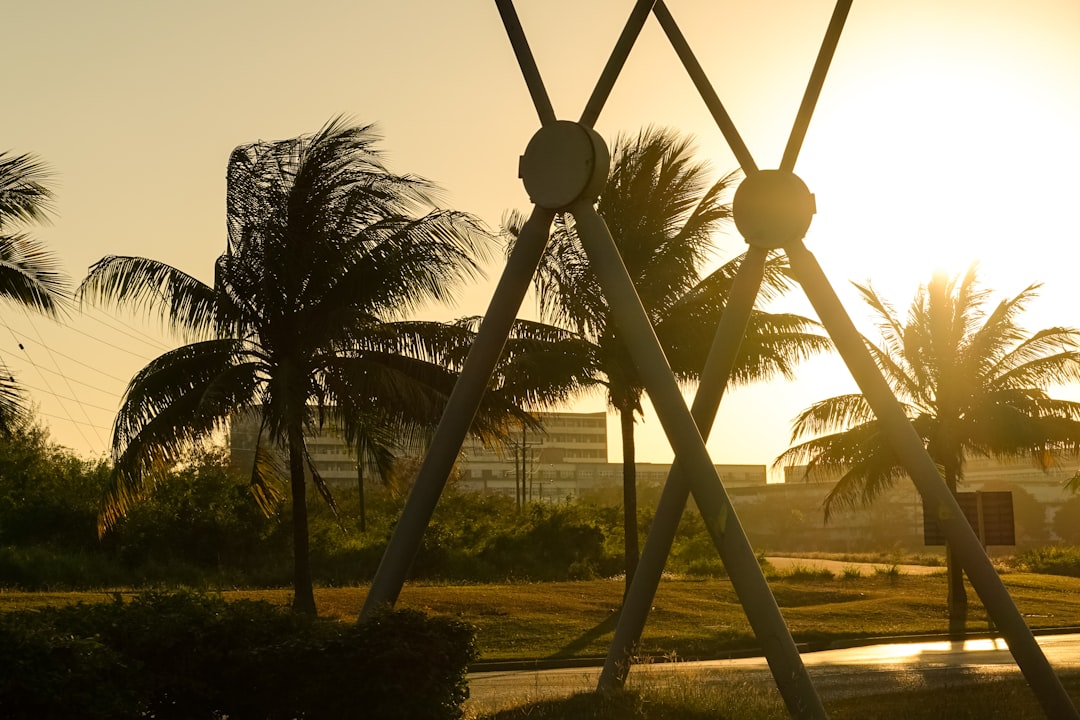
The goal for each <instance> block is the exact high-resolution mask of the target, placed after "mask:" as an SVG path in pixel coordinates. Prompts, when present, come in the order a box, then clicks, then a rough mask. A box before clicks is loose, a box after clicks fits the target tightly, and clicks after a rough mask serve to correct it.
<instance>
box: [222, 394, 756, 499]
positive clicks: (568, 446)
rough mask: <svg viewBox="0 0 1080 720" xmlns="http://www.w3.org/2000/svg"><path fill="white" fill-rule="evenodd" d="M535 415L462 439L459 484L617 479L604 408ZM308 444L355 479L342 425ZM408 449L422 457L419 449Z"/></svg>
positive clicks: (579, 487)
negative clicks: (525, 422) (507, 429)
mask: <svg viewBox="0 0 1080 720" xmlns="http://www.w3.org/2000/svg"><path fill="white" fill-rule="evenodd" d="M535 417H536V419H537V420H538V421H539V422H540V424H541V425H542V426H543V430H542V431H536V430H533V429H531V428H527V427H524V426H521V427H519V429H518V430H517V431H516V432H514V433H511V439H510V440H509V441H507V442H504V443H500V444H499V445H496V446H492V447H487V446H484V445H483V444H482V443H481V442H480V441H479V440H477V439H475V438H467V439H466V441H465V444H464V446H463V447H462V449H461V454H460V455H459V456H458V461H457V469H458V471H459V475H458V477H459V479H458V481H457V487H458V488H459V489H461V490H465V491H474V492H488V493H499V494H505V495H510V496H514V497H518V498H520V499H523V500H525V501H536V502H562V501H566V500H571V499H574V498H576V497H578V496H579V495H581V494H582V493H583V492H589V491H593V490H598V489H602V488H605V487H618V486H620V485H621V483H622V465H621V464H620V463H610V462H608V438H607V413H605V412H594V413H572V412H537V413H535ZM258 429H259V425H258V421H257V419H256V418H255V417H254V416H251V415H247V416H242V417H239V418H234V419H233V420H232V421H231V422H230V424H229V453H230V458H231V460H232V462H233V463H234V464H236V465H238V466H241V467H250V465H251V462H252V459H253V457H254V448H255V439H256V437H257V435H258ZM307 443H308V452H309V453H310V455H311V458H312V460H313V462H314V464H315V467H316V468H317V469H318V470H319V474H320V475H321V476H322V477H323V479H325V480H326V481H327V482H328V483H331V484H339V485H344V484H346V483H348V484H354V483H355V482H356V480H357V468H356V456H355V454H354V453H352V451H350V450H349V449H348V448H347V447H346V446H345V443H344V441H343V440H342V437H341V433H340V431H338V430H337V429H336V428H334V427H332V426H327V427H325V428H324V429H323V430H322V431H321V432H319V433H315V434H313V435H310V436H308V438H307ZM410 454H412V455H415V456H417V457H419V456H422V455H423V449H422V448H416V449H415V450H413V451H412V452H411V453H410ZM716 467H717V472H718V473H719V474H720V476H721V478H722V479H723V480H724V483H725V485H727V486H729V487H731V486H735V487H756V486H764V485H765V483H766V477H767V475H766V468H765V466H764V465H717V466H716ZM636 469H637V478H638V483H639V485H640V486H642V487H647V486H649V485H660V484H662V483H663V482H664V481H665V480H666V479H667V475H668V472H670V470H671V465H670V464H654V463H638V464H637V466H636Z"/></svg>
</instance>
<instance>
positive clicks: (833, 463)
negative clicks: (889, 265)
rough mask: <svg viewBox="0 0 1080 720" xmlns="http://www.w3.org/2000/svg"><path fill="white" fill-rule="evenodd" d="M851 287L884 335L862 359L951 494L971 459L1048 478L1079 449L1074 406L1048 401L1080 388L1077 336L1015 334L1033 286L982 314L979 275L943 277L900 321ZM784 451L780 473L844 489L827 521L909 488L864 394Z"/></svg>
mask: <svg viewBox="0 0 1080 720" xmlns="http://www.w3.org/2000/svg"><path fill="white" fill-rule="evenodd" d="M856 287H857V288H858V290H859V292H860V293H861V295H862V298H863V299H864V300H865V301H866V303H867V304H868V305H869V306H870V308H871V309H872V310H873V313H874V315H875V316H876V318H877V322H878V328H879V330H880V332H881V344H880V345H874V344H873V343H871V342H869V341H867V342H866V344H867V347H869V348H870V352H871V354H872V355H873V357H874V359H875V361H876V362H877V365H878V367H879V368H881V371H882V373H883V375H884V376H885V378H886V379H887V380H888V382H889V384H890V385H891V386H892V389H893V391H894V393H895V394H896V397H897V399H898V400H899V401H900V402H901V404H902V405H903V406H904V408H905V410H906V412H907V415H908V417H909V418H911V422H912V425H913V426H914V427H915V430H916V431H917V432H918V433H919V435H920V436H921V437H922V439H923V442H924V443H925V444H926V449H927V452H928V453H929V454H930V457H931V458H932V459H933V460H934V462H935V463H937V465H938V467H939V468H940V470H941V473H942V476H943V478H944V480H945V483H946V485H948V487H949V489H950V490H951V491H952V492H953V493H955V492H956V488H957V486H958V485H959V483H961V482H962V480H963V477H964V460H965V458H966V457H968V456H969V455H970V454H972V453H974V454H976V455H980V456H986V457H994V458H1016V457H1023V456H1025V455H1026V456H1029V457H1030V458H1031V459H1032V461H1033V462H1034V463H1035V464H1036V465H1037V466H1039V467H1041V468H1042V469H1044V470H1046V469H1048V467H1049V463H1051V462H1052V459H1053V457H1054V453H1055V451H1066V452H1075V451H1076V450H1077V449H1078V448H1080V403H1076V402H1070V401H1067V400H1055V399H1053V398H1051V397H1050V396H1049V395H1048V394H1047V389H1048V388H1050V387H1052V386H1054V385H1057V384H1060V383H1065V382H1075V381H1076V380H1080V332H1078V331H1077V330H1075V329H1073V328H1068V327H1051V328H1046V329H1044V330H1040V331H1038V332H1035V333H1032V334H1028V333H1027V332H1025V331H1024V330H1023V329H1022V328H1021V327H1020V325H1019V324H1018V316H1019V315H1020V313H1021V312H1022V311H1023V310H1024V309H1025V308H1026V307H1027V305H1028V303H1029V302H1030V301H1031V300H1032V299H1033V298H1034V297H1035V296H1036V294H1037V290H1038V288H1039V285H1031V286H1029V287H1027V288H1025V289H1024V290H1023V291H1022V292H1020V293H1019V294H1018V295H1016V296H1015V297H1012V298H1008V299H1005V300H1002V301H1001V302H999V303H998V304H997V305H996V306H994V307H992V308H988V303H989V301H990V297H989V295H990V293H989V292H988V291H987V290H985V289H983V288H981V287H980V286H979V285H978V282H977V278H976V266H975V265H972V266H971V267H970V268H969V269H968V270H967V271H966V272H965V273H964V274H963V275H962V276H955V277H948V276H946V275H944V274H940V273H939V274H937V275H935V276H934V277H933V279H932V280H931V281H930V283H929V284H927V285H923V286H921V287H920V288H919V290H918V292H917V293H916V295H915V299H914V301H913V302H912V304H911V308H910V310H909V311H908V314H907V318H906V321H904V320H902V319H901V318H900V317H899V316H898V315H897V313H896V311H895V310H894V309H893V308H892V307H891V306H890V305H889V304H888V303H887V302H886V301H885V300H883V299H882V298H881V297H880V296H879V295H878V294H877V293H876V292H875V291H874V290H873V289H872V288H871V287H870V285H856ZM806 438H810V439H806ZM800 440H803V442H798V441H800ZM791 442H792V443H797V442H798V444H795V445H793V446H792V447H791V448H789V449H788V450H787V451H785V452H784V453H783V454H782V455H780V457H779V458H777V460H776V464H778V465H780V464H786V465H792V464H803V463H805V464H806V468H807V475H808V476H812V475H813V474H814V473H816V472H817V471H820V472H821V473H822V475H823V476H825V477H836V476H837V475H839V477H840V479H839V481H837V483H836V485H835V486H834V487H833V488H832V490H831V491H830V492H829V493H828V495H827V496H826V498H825V503H824V507H825V516H826V519H827V518H828V516H829V513H830V512H831V511H832V510H834V509H840V508H848V509H850V508H857V507H862V506H865V505H868V504H870V503H871V502H873V501H874V499H875V498H877V497H878V496H879V495H881V493H882V492H884V491H885V490H887V489H888V488H890V487H892V485H893V484H894V483H895V482H896V480H898V479H900V478H903V477H906V475H905V471H904V468H903V467H902V466H901V464H900V461H899V458H898V457H897V456H896V454H895V453H894V452H893V450H892V448H891V447H890V445H889V444H888V443H887V440H886V438H885V436H884V434H883V432H882V429H881V427H880V426H879V424H878V421H877V419H876V418H875V416H874V413H873V411H872V410H871V409H870V405H869V404H868V403H867V401H866V398H865V397H863V396H862V395H860V394H851V395H841V396H838V397H833V398H829V399H827V400H822V401H821V402H819V403H816V404H814V405H813V406H811V407H810V408H808V409H806V410H804V411H803V412H802V413H800V414H799V415H798V416H797V417H796V418H795V420H794V423H793V429H792V439H791ZM947 557H948V566H949V596H948V603H949V618H950V629H951V631H953V632H954V633H959V632H962V631H963V629H964V625H965V622H966V612H967V594H966V591H965V588H964V583H963V573H962V571H961V568H960V566H959V564H958V563H957V561H956V558H955V557H954V555H953V553H952V552H951V551H949V552H947Z"/></svg>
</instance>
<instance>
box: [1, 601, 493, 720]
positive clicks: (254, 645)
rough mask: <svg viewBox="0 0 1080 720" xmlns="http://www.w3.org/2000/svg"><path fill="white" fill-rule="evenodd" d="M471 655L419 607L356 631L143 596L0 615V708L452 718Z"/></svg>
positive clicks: (255, 608) (267, 611)
mask: <svg viewBox="0 0 1080 720" xmlns="http://www.w3.org/2000/svg"><path fill="white" fill-rule="evenodd" d="M476 654H477V653H476V647H475V644H474V639H473V630H472V628H470V627H469V626H467V625H465V624H463V623H460V622H457V621H454V620H450V619H443V618H430V619H429V618H426V617H424V616H423V615H422V614H420V613H418V612H415V611H399V612H387V613H384V614H381V615H378V616H377V617H375V618H373V619H372V620H370V621H369V622H367V623H364V624H363V625H359V626H357V625H353V624H344V623H340V622H336V621H331V620H325V619H322V620H319V619H310V618H305V617H301V616H297V615H294V614H292V613H290V612H289V611H287V610H285V609H283V608H279V607H277V606H274V605H271V604H269V603H264V602H255V601H238V602H229V603H227V602H225V601H224V600H223V599H222V598H220V597H219V596H208V595H203V594H197V593H188V592H184V593H174V594H166V593H145V594H143V595H140V596H138V597H137V598H135V599H133V600H131V601H130V602H126V603H125V602H123V601H122V600H121V599H120V598H119V597H116V598H114V599H113V601H112V602H105V603H98V604H89V605H88V604H79V605H71V606H67V607H60V608H48V609H45V610H39V611H26V612H15V613H8V614H5V615H3V616H0V716H2V717H5V718H10V719H12V720H18V719H20V718H44V719H46V720H47V719H48V718H61V717H63V718H66V717H71V714H72V709H73V708H78V709H79V710H78V713H79V716H80V717H83V718H90V719H96V718H118V719H121V720H122V719H125V718H135V717H156V718H162V719H170V718H176V719H177V720H179V719H181V718H183V719H185V720H187V719H190V718H214V717H221V716H228V717H229V718H232V720H243V719H245V718H252V719H253V720H254V719H257V720H275V719H281V720H286V719H289V720H291V719H292V718H299V717H303V718H305V719H307V720H320V719H323V718H325V719H327V720H330V719H334V720H337V719H338V718H342V719H348V718H360V717H364V718H370V717H376V718H378V717H394V718H403V719H410V718H432V719H437V720H441V719H443V718H446V719H454V720H456V719H457V718H460V717H461V703H462V702H463V701H464V699H465V697H466V694H467V689H466V683H465V672H466V669H467V667H468V664H469V663H470V662H472V660H474V659H475V657H476Z"/></svg>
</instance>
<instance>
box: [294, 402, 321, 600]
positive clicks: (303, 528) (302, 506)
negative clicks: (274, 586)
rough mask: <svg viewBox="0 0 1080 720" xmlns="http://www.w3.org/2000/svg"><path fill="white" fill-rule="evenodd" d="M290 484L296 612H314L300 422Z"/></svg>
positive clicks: (296, 430)
mask: <svg viewBox="0 0 1080 720" xmlns="http://www.w3.org/2000/svg"><path fill="white" fill-rule="evenodd" d="M289 485H290V486H292V512H293V605H292V607H293V611H294V612H297V613H301V614H304V615H315V614H316V611H315V591H314V589H313V588H312V584H311V558H310V557H309V554H308V514H307V488H306V487H305V485H306V483H305V480H304V432H303V429H302V428H301V426H300V423H298V422H290V423H289Z"/></svg>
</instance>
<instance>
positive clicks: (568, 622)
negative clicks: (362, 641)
mask: <svg viewBox="0 0 1080 720" xmlns="http://www.w3.org/2000/svg"><path fill="white" fill-rule="evenodd" d="M1002 577H1003V580H1004V581H1005V584H1006V586H1007V587H1008V589H1009V593H1010V594H1011V595H1012V597H1013V600H1014V601H1015V602H1016V604H1017V607H1018V608H1019V609H1020V611H1021V613H1022V614H1023V615H1024V616H1025V619H1026V620H1027V622H1028V624H1029V625H1030V626H1031V627H1033V628H1048V627H1062V626H1080V579H1078V578H1071V577H1059V576H1052V575H1036V574H1030V573H1006V574H1004V575H1003V576H1002ZM770 586H771V587H772V591H773V594H774V596H775V597H776V599H777V602H778V604H779V605H780V608H781V610H782V612H783V614H784V618H785V619H786V620H787V622H788V625H789V627H790V628H791V631H792V635H793V636H794V637H795V640H796V642H800V643H807V644H808V645H809V646H812V647H822V646H824V645H827V644H829V643H830V642H833V641H837V640H848V639H858V638H871V637H882V636H892V635H921V634H937V633H942V632H944V631H945V630H946V628H947V623H946V615H945V593H946V588H945V577H944V576H943V575H904V574H894V573H891V572H888V571H884V572H880V573H874V574H871V575H862V574H855V573H847V572H844V573H841V574H839V575H833V574H831V573H829V574H824V573H816V572H796V573H793V574H789V575H783V576H779V577H773V578H771V580H770ZM125 592H130V591H125ZM622 592H623V581H622V579H621V578H616V579H605V580H588V581H579V582H555V583H503V584H484V585H479V584H477V585H442V584H408V585H406V586H405V588H404V589H403V590H402V593H401V596H400V599H399V602H398V606H399V607H407V608H415V609H419V610H423V611H424V612H427V613H430V614H435V615H447V616H451V617H456V618H459V619H461V620H464V621H466V622H469V623H471V624H473V625H474V626H476V628H477V641H478V644H479V646H480V651H481V658H480V659H481V661H504V660H526V659H528V660H533V659H550V660H564V659H571V658H595V657H603V656H604V655H606V654H607V649H608V645H609V644H610V642H611V637H612V634H613V632H614V629H615V622H616V618H617V611H618V608H619V603H620V601H621V598H622ZM365 593H366V588H364V587H351V588H317V589H316V592H315V597H316V602H317V603H318V606H319V609H320V613H321V614H323V615H326V616H329V617H336V618H339V619H341V620H344V621H352V620H354V619H355V618H356V614H357V612H358V611H359V609H360V607H361V605H362V603H363V600H364V596H365ZM223 594H224V595H225V597H227V598H251V599H260V600H267V601H270V602H274V603H279V604H288V603H289V602H290V600H291V592H290V591H289V590H286V589H277V590H230V591H226V592H224V593H223ZM111 597H112V593H111V592H105V591H102V592H72V593H61V592H53V593H24V592H14V591H0V612H4V611H9V610H14V609H22V608H29V607H40V606H43V605H54V604H60V603H68V602H79V601H82V602H98V601H101V600H106V599H109V598H111ZM970 597H971V612H970V622H969V627H970V628H971V629H972V630H976V631H977V630H980V629H982V630H985V629H987V627H988V623H987V618H986V615H985V612H984V610H983V608H982V605H981V603H979V602H978V598H977V596H976V595H975V594H974V592H971V594H970ZM756 646H757V642H756V639H755V638H754V636H753V633H752V631H751V629H750V626H749V623H748V622H747V620H746V615H745V613H744V612H743V609H742V606H741V605H740V604H739V601H738V598H737V597H736V595H735V591H734V588H733V587H732V585H731V583H730V582H729V581H728V580H726V579H717V578H686V577H681V578H680V577H674V578H670V577H669V578H665V579H664V580H663V582H661V584H660V588H659V589H658V591H657V595H656V598H655V599H654V602H653V609H652V611H651V612H650V614H649V619H648V623H647V625H646V628H645V633H644V635H643V637H642V640H641V644H640V653H641V655H643V656H648V655H664V656H675V657H679V658H686V659H693V658H709V657H722V656H724V655H725V654H728V653H732V652H737V651H745V650H752V649H754V648H756Z"/></svg>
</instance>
